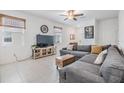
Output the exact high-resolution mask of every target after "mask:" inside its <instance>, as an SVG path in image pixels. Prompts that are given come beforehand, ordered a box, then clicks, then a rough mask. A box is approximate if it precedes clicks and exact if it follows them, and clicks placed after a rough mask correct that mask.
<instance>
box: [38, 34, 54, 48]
mask: <svg viewBox="0 0 124 93" xmlns="http://www.w3.org/2000/svg"><path fill="white" fill-rule="evenodd" d="M36 38H37V46H38V47H47V46H52V45H54V36H50V35H39V34H38V35H37V36H36Z"/></svg>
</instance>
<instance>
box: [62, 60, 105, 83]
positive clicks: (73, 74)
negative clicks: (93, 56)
mask: <svg viewBox="0 0 124 93" xmlns="http://www.w3.org/2000/svg"><path fill="white" fill-rule="evenodd" d="M99 69H100V66H97V65H93V64H89V63H86V62H81V61H76V62H75V63H72V64H71V65H68V66H66V67H65V68H63V69H61V70H60V73H61V75H62V73H66V80H63V81H64V82H72V83H74V82H83V83H85V82H87V83H88V82H89V83H92V82H104V79H103V78H102V77H100V75H99Z"/></svg>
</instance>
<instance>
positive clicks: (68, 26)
mask: <svg viewBox="0 0 124 93" xmlns="http://www.w3.org/2000/svg"><path fill="white" fill-rule="evenodd" d="M69 11H73V12H74V13H75V14H79V15H81V16H76V18H74V19H68V15H66V14H68V13H69ZM69 11H65V10H0V14H1V15H2V17H4V16H9V17H15V18H19V19H20V18H21V19H24V20H25V21H24V24H25V28H24V29H18V28H11V27H10V28H8V27H7V28H6V27H5V28H4V27H3V26H1V29H0V30H1V31H0V45H1V46H0V72H1V74H0V76H1V78H0V79H1V80H0V82H1V83H4V82H6V83H14V82H17V83H21V82H24V83H28V82H33V83H45V82H46V83H51V82H52V83H58V82H60V81H59V78H60V77H59V71H58V70H57V69H56V58H57V57H61V55H60V50H61V49H63V48H65V47H67V48H69V49H70V47H71V45H69V44H70V43H78V45H117V46H118V47H119V48H121V50H122V51H123V46H124V45H123V44H124V41H123V29H124V28H123V20H124V17H123V15H124V11H122V10H120V11H119V10H78V11H76V10H69ZM0 17H1V16H0ZM66 18H67V19H66ZM43 26H44V27H45V28H42V27H43ZM44 29H45V31H46V32H43V30H44ZM87 29H92V30H91V32H92V33H89V34H87V33H86V32H85V31H87ZM5 30H6V31H5ZM39 34H40V35H41V36H42V35H43V36H44V35H45V36H56V40H55V41H56V42H55V44H54V48H55V50H54V51H55V53H54V55H49V56H45V57H39V58H38V59H35V58H32V55H33V51H32V49H35V48H37V47H39V46H37V42H38V40H37V37H38V36H37V35H39ZM5 37H9V39H10V38H11V39H10V40H9V41H10V42H9V43H8V42H4V39H5ZM44 38H45V37H44ZM46 39H48V37H47V38H45V40H46ZM42 40H43V39H42ZM42 40H40V41H42ZM48 41H50V39H48V40H47V42H48ZM68 54H70V53H68ZM69 65H70V64H69ZM31 69H32V70H31ZM41 70H42V71H41ZM60 70H61V69H60ZM48 77H49V78H48ZM73 83H76V81H75V82H73ZM87 83H88V82H87Z"/></svg>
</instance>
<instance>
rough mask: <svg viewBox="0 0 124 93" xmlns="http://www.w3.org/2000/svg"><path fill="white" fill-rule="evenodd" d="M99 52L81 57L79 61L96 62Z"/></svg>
mask: <svg viewBox="0 0 124 93" xmlns="http://www.w3.org/2000/svg"><path fill="white" fill-rule="evenodd" d="M97 56H98V55H97V54H88V55H86V56H84V57H82V58H80V59H79V61H82V62H88V63H92V64H93V63H94V61H95V60H96V58H97Z"/></svg>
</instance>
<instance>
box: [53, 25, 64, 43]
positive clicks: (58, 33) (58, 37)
mask: <svg viewBox="0 0 124 93" xmlns="http://www.w3.org/2000/svg"><path fill="white" fill-rule="evenodd" d="M54 32H55V44H58V43H62V28H61V27H56V26H54Z"/></svg>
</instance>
